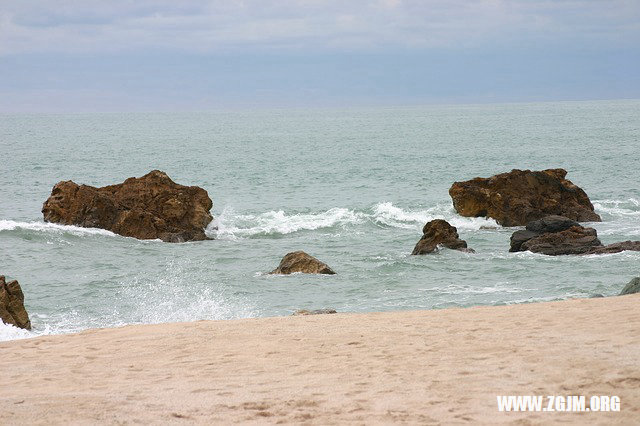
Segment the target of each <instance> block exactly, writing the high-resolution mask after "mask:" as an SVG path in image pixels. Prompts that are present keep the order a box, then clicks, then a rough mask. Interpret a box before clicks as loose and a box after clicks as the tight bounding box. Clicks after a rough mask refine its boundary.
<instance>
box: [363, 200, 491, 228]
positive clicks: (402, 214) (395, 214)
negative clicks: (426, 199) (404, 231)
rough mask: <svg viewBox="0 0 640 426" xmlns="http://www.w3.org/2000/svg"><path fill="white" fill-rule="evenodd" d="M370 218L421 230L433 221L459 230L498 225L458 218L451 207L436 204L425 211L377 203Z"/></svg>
mask: <svg viewBox="0 0 640 426" xmlns="http://www.w3.org/2000/svg"><path fill="white" fill-rule="evenodd" d="M372 210H373V214H372V216H371V218H372V219H373V220H374V221H375V222H377V223H380V224H383V225H387V226H390V227H393V228H408V229H414V228H416V226H419V228H422V226H424V224H425V223H427V222H429V221H431V220H434V219H444V220H446V221H447V222H449V223H450V224H451V225H453V226H455V227H456V228H459V229H465V230H473V231H475V230H479V229H481V228H498V227H500V225H498V223H497V222H496V221H495V220H493V219H488V218H483V217H462V216H458V215H457V213H456V212H455V210H454V209H453V206H451V205H449V204H447V205H443V204H438V205H436V206H435V207H431V208H428V209H426V210H404V209H402V208H400V207H396V206H394V205H393V203H390V202H385V203H379V204H377V205H376V206H375V207H373V209H372Z"/></svg>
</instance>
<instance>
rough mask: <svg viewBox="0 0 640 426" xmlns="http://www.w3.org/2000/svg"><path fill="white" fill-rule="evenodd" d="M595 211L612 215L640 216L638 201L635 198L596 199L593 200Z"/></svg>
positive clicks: (639, 202) (639, 203)
mask: <svg viewBox="0 0 640 426" xmlns="http://www.w3.org/2000/svg"><path fill="white" fill-rule="evenodd" d="M593 207H594V209H595V210H596V212H601V213H605V214H608V215H611V216H614V217H620V218H623V217H638V216H640V201H639V200H636V199H635V198H627V199H626V200H596V201H594V202H593Z"/></svg>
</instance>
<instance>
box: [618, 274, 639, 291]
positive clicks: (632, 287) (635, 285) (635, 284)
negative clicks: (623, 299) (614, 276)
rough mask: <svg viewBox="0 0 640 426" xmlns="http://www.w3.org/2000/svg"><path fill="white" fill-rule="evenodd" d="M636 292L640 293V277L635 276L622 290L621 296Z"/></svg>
mask: <svg viewBox="0 0 640 426" xmlns="http://www.w3.org/2000/svg"><path fill="white" fill-rule="evenodd" d="M634 293H640V277H635V278H634V279H632V280H631V281H629V282H628V283H627V285H625V286H624V288H623V289H622V291H621V292H620V296H623V295H625V294H634Z"/></svg>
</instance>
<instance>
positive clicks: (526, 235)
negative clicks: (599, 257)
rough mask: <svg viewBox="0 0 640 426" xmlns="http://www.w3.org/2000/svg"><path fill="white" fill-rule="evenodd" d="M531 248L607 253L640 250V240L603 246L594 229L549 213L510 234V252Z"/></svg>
mask: <svg viewBox="0 0 640 426" xmlns="http://www.w3.org/2000/svg"><path fill="white" fill-rule="evenodd" d="M526 250H529V251H532V252H534V253H542V254H548V255H551V256H557V255H562V254H607V253H618V252H621V251H624V250H635V251H640V241H623V242H620V243H614V244H609V245H608V246H603V245H602V243H601V242H600V240H599V239H598V233H597V232H596V230H595V229H593V228H585V227H583V226H581V225H580V224H578V223H577V222H575V221H573V220H571V219H568V218H566V217H562V216H547V217H544V218H542V219H539V220H535V221H531V222H529V223H528V224H527V226H526V229H524V230H520V231H516V232H514V233H513V234H512V235H511V248H510V249H509V251H510V252H516V251H526Z"/></svg>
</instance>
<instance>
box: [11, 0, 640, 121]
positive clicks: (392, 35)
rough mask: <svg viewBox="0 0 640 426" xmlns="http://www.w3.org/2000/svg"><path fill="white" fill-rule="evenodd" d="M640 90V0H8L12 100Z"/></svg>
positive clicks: (286, 102)
mask: <svg viewBox="0 0 640 426" xmlns="http://www.w3.org/2000/svg"><path fill="white" fill-rule="evenodd" d="M631 98H640V1H638V0H555V1H551V0H520V1H517V0H512V1H507V0H504V1H501V0H464V1H463V0H422V1H417V0H369V1H365V0H342V1H334V0H280V1H275V0H237V1H235V0H182V1H175V0H173V1H165V0H156V1H149V0H110V1H97V0H75V1H71V0H58V1H50V0H49V1H45V0H0V112H5V113H6V112H9V113H11V112H96V111H192V110H207V109H226V108H234V109H235V108H264V107H266V108H270V107H277V108H279V107H350V106H379V105H383V106H396V105H421V104H451V103H454V104H455V103H492V102H500V103H502V102H538V101H557V100H583V99H584V100H587V99H588V100H591V99H631Z"/></svg>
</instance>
